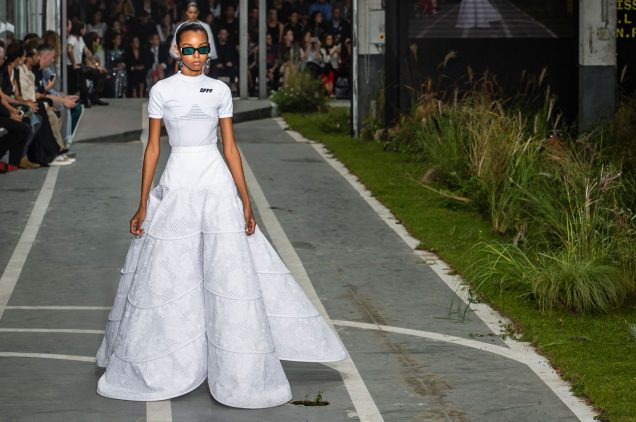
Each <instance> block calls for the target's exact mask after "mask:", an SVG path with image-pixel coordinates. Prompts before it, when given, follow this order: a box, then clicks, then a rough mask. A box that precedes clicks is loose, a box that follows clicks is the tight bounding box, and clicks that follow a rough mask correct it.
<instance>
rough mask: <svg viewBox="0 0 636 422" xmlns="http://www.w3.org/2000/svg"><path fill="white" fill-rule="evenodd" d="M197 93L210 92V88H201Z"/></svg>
mask: <svg viewBox="0 0 636 422" xmlns="http://www.w3.org/2000/svg"><path fill="white" fill-rule="evenodd" d="M199 92H212V88H201V91H199Z"/></svg>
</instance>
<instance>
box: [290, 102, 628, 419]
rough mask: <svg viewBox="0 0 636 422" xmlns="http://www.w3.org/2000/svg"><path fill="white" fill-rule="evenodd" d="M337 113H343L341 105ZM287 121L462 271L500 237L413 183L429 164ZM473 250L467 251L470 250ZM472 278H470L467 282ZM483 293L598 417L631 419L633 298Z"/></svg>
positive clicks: (293, 117)
mask: <svg viewBox="0 0 636 422" xmlns="http://www.w3.org/2000/svg"><path fill="white" fill-rule="evenodd" d="M341 112H345V111H344V110H342V111H341ZM283 117H284V118H285V120H286V121H287V123H288V124H289V125H290V126H291V127H292V128H293V129H294V130H297V131H298V132H300V133H302V134H303V135H304V136H305V137H307V138H309V139H313V140H316V141H320V142H322V143H323V144H324V145H325V146H326V147H327V149H329V150H330V151H331V152H332V153H333V154H334V156H335V157H336V158H337V159H338V160H340V161H341V162H343V163H344V164H345V165H346V167H347V168H348V169H349V171H351V172H352V173H353V174H355V175H356V176H357V177H358V178H359V179H360V181H361V182H362V183H363V184H364V185H365V186H366V187H367V188H368V189H370V190H371V192H373V195H374V196H375V197H376V198H377V199H378V200H379V201H381V202H382V203H383V204H384V205H385V206H387V207H388V208H389V209H390V210H391V211H392V212H393V214H394V215H395V216H396V217H397V218H398V219H399V220H400V221H401V222H402V224H404V226H405V227H406V228H407V230H408V231H409V232H410V233H411V235H413V236H414V237H416V238H417V239H418V240H419V241H420V242H421V247H422V248H424V249H427V250H431V251H433V252H435V253H437V254H438V255H439V256H440V257H441V258H442V259H444V261H446V262H447V263H448V264H449V265H451V266H452V267H453V269H454V270H455V271H456V272H458V273H459V274H461V275H463V276H464V277H465V275H466V269H467V268H468V266H469V265H470V263H471V262H473V261H474V260H475V259H479V258H483V257H480V256H479V255H475V254H479V253H480V252H479V251H478V248H472V247H473V246H474V245H475V244H477V243H478V242H480V241H496V240H503V239H501V238H499V237H498V236H497V235H495V234H493V233H492V231H491V229H490V227H491V226H490V224H489V222H487V221H485V220H484V219H483V218H482V217H481V216H479V215H478V214H477V213H476V212H475V211H474V210H472V209H470V208H468V207H464V206H461V205H458V204H457V203H456V202H450V201H447V200H444V199H442V198H440V197H439V196H438V195H437V194H435V193H434V192H431V191H429V190H427V189H424V188H422V187H421V186H420V185H419V184H418V183H417V182H416V181H417V180H419V179H420V178H421V177H422V176H423V175H424V173H425V172H426V170H427V166H426V165H424V164H422V163H421V162H420V163H418V162H415V160H413V159H410V158H409V155H408V154H405V153H397V152H389V151H383V149H382V146H381V145H380V144H379V143H375V142H367V141H361V140H354V139H352V138H351V137H349V136H347V135H343V134H339V133H333V132H323V131H322V129H321V127H324V123H323V122H324V120H325V119H324V117H323V115H321V114H319V113H314V114H306V115H305V114H298V113H284V114H283ZM471 248H472V252H469V251H471ZM467 281H468V282H469V283H470V282H471V280H467ZM479 291H480V294H481V298H482V299H483V300H486V301H487V302H488V303H490V305H491V306H493V307H494V308H496V309H498V310H499V311H501V312H502V313H503V314H504V315H506V316H508V317H509V318H511V319H512V320H513V321H514V322H515V324H516V327H515V328H516V330H518V331H519V332H521V333H522V335H523V340H526V341H530V342H531V343H532V344H533V345H534V346H535V347H537V349H538V351H539V352H540V353H541V354H543V355H545V356H546V357H548V358H549V359H550V361H551V362H552V364H553V366H554V367H555V368H556V369H557V371H558V372H559V373H561V374H562V376H563V377H564V378H565V379H566V380H568V381H570V382H571V383H572V385H573V391H574V392H575V394H577V395H579V396H584V397H586V398H588V399H589V400H590V401H591V402H592V403H593V405H594V406H595V407H596V408H597V409H598V410H599V411H600V412H601V419H602V420H609V421H620V422H623V421H636V393H635V392H634V391H635V390H636V338H634V337H632V335H631V334H630V324H636V304H635V303H631V304H629V305H624V306H623V307H622V308H621V309H619V310H617V311H614V312H611V313H609V314H607V315H583V316H579V315H574V314H573V313H569V312H566V311H550V312H545V313H543V312H541V311H540V310H539V309H538V308H537V305H536V303H535V302H533V301H531V300H529V299H528V298H527V297H525V296H523V295H522V294H520V292H519V291H517V290H514V289H513V288H508V289H501V288H500V286H499V284H484V285H483V286H481V287H480V289H479Z"/></svg>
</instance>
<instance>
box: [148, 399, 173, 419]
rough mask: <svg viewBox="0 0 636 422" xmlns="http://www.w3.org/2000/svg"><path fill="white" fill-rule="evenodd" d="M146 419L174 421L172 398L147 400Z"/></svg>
mask: <svg viewBox="0 0 636 422" xmlns="http://www.w3.org/2000/svg"><path fill="white" fill-rule="evenodd" d="M146 421H148V422H172V405H171V404H170V400H160V401H147V402H146Z"/></svg>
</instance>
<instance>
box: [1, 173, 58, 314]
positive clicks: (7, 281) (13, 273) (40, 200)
mask: <svg viewBox="0 0 636 422" xmlns="http://www.w3.org/2000/svg"><path fill="white" fill-rule="evenodd" d="M59 171H60V168H59V167H57V166H52V167H49V168H48V170H47V172H46V178H45V179H44V183H42V188H40V193H39V194H38V197H37V199H36V200H35V204H34V205H33V209H32V210H31V215H30V216H29V220H28V221H27V223H26V225H25V226H24V230H23V231H22V235H21V236H20V239H19V240H18V243H17V245H15V249H14V250H13V254H12V255H11V258H9V262H8V263H7V266H6V267H5V268H4V272H3V273H2V277H0V319H2V315H4V310H5V309H6V308H5V306H6V305H7V303H9V299H10V298H11V294H12V293H13V289H14V288H15V285H16V283H17V282H18V279H19V278H20V274H21V273H22V268H24V263H25V262H26V260H27V257H28V256H29V252H30V251H31V247H32V246H33V242H34V241H35V237H36V236H37V234H38V231H39V230H40V225H41V224H42V220H43V219H44V215H45V214H46V209H47V208H48V207H49V203H50V202H51V198H52V197H53V191H54V190H55V182H56V181H57V175H58V173H59Z"/></svg>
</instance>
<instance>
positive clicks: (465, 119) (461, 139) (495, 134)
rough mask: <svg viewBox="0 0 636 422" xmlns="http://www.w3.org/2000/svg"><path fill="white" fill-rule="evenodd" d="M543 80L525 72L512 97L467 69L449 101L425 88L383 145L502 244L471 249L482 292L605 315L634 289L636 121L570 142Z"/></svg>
mask: <svg viewBox="0 0 636 422" xmlns="http://www.w3.org/2000/svg"><path fill="white" fill-rule="evenodd" d="M545 75H546V70H545V69H544V71H543V72H542V73H541V74H540V75H539V76H538V77H532V76H529V75H527V74H524V75H522V79H521V84H520V89H519V94H518V95H516V96H513V97H510V98H505V97H504V96H503V95H502V94H501V90H500V88H499V87H498V85H497V83H496V79H495V78H494V77H493V76H492V75H489V74H487V73H486V74H484V76H482V77H481V78H479V79H476V78H475V77H474V74H473V73H472V71H471V70H470V69H469V73H468V77H467V79H466V81H463V82H462V83H459V84H458V86H457V88H456V89H455V90H454V91H453V92H452V93H451V95H450V96H448V97H444V96H441V95H438V94H436V93H434V92H432V89H431V84H430V83H429V84H425V85H424V86H425V88H427V90H426V91H425V92H424V93H423V94H422V95H421V96H420V97H419V99H418V102H417V104H415V106H414V107H413V111H412V113H411V114H410V115H408V116H403V117H402V118H401V120H400V122H399V124H398V126H397V127H396V128H394V129H392V130H390V131H389V138H388V140H387V141H386V144H385V148H387V149H393V150H397V151H403V152H405V153H409V154H412V155H413V156H414V157H416V158H417V159H419V160H421V161H422V162H423V164H425V165H427V166H429V171H428V173H427V180H423V181H422V183H425V184H428V185H429V186H427V187H429V188H430V189H433V190H436V191H437V192H439V193H440V194H441V195H445V196H446V197H448V198H451V199H452V198H458V199H461V202H462V203H464V204H466V203H468V204H471V205H472V206H473V207H475V209H477V210H478V211H480V212H481V213H482V214H484V216H485V217H486V218H488V219H489V220H490V222H491V226H492V229H493V230H494V231H495V232H497V233H499V234H500V235H501V236H502V237H501V239H502V240H501V241H499V242H495V243H485V244H479V245H476V246H475V248H474V250H475V251H479V253H478V254H476V255H475V256H478V257H479V258H476V260H475V262H474V263H473V265H471V266H470V267H469V270H468V272H469V273H470V275H472V276H473V277H474V278H475V279H476V280H478V283H477V285H478V286H481V285H483V284H484V283H490V284H492V283H496V284H498V285H499V286H500V287H501V288H502V289H504V288H505V289H517V290H519V291H520V292H521V294H522V295H525V296H527V297H529V298H531V299H533V300H535V301H536V303H537V305H538V306H539V307H540V308H541V309H542V310H544V311H545V310H549V309H553V308H564V309H569V310H572V311H574V312H579V313H591V312H609V311H610V310H611V309H613V308H615V307H617V306H619V305H620V304H621V303H622V302H623V301H625V299H626V298H627V297H628V296H629V295H630V294H631V293H634V291H635V290H636V289H635V287H634V286H635V285H636V283H635V279H636V258H634V253H633V250H634V246H635V245H636V242H635V240H636V237H635V236H634V232H635V230H634V227H635V226H634V218H633V217H632V211H631V209H632V207H633V205H634V204H636V194H635V193H636V189H634V187H635V186H636V184H635V183H633V182H632V180H633V178H631V176H630V175H629V174H628V175H627V176H626V175H625V174H624V169H626V167H625V162H624V161H627V162H629V163H630V164H631V162H632V159H631V156H632V155H631V154H632V153H631V152H630V153H626V154H621V153H620V151H621V149H623V148H624V145H625V144H626V142H627V141H626V139H627V138H628V137H629V133H630V131H629V130H628V129H625V128H622V127H621V124H620V122H621V121H623V122H632V121H633V120H634V119H632V118H631V117H630V116H629V113H628V112H626V111H622V112H619V113H618V114H617V119H619V121H618V122H614V124H613V125H609V126H607V125H606V126H604V127H599V128H598V130H595V131H592V132H589V133H586V134H579V135H572V130H571V128H568V127H566V126H565V124H564V123H563V122H562V121H561V115H560V114H559V113H558V111H557V109H558V106H557V100H556V98H555V97H554V96H553V95H552V94H551V93H550V89H549V87H544V86H543V83H544V80H545ZM624 107H628V109H629V110H631V109H632V108H634V109H636V102H635V103H629V104H628V105H627V106H624ZM629 107H631V108H629ZM634 126H636V121H634V125H631V126H629V127H630V128H633V127H634ZM631 133H632V134H633V132H631ZM622 157H625V158H626V160H622V159H621V158H622ZM446 193H449V194H446Z"/></svg>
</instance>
